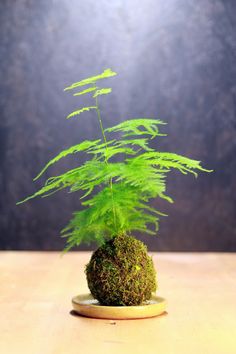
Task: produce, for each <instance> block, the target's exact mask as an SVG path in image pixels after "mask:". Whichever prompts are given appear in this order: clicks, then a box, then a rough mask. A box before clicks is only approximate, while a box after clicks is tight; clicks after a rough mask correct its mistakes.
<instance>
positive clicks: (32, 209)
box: [0, 0, 236, 251]
mask: <svg viewBox="0 0 236 354" xmlns="http://www.w3.org/2000/svg"><path fill="white" fill-rule="evenodd" d="M235 33H236V1H233V0H232V1H227V0H226V1H223V0H222V1H220V0H199V1H195V0H145V1H135V0H126V1H125V0H124V1H123V0H112V1H108V0H99V1H96V2H95V1H91V0H70V1H66V0H57V1H56V0H41V1H33V0H17V1H16V0H15V1H13V0H11V1H3V0H2V1H1V2H0V36H1V46H0V75H1V80H0V196H1V197H0V238H1V242H0V247H1V248H2V249H61V248H62V245H63V240H61V239H60V237H59V236H58V235H59V231H60V229H61V228H62V227H63V226H64V225H65V224H66V223H67V222H68V220H69V218H70V216H71V213H72V212H73V211H74V210H76V209H78V208H79V205H80V202H79V198H78V196H77V195H76V194H74V195H68V194H67V193H66V192H64V191H62V192H60V193H59V194H57V195H55V196H53V197H51V198H49V199H40V200H33V201H31V202H29V203H27V204H24V205H22V206H18V207H16V206H15V203H16V201H17V200H19V199H21V198H23V197H25V196H26V195H28V194H30V193H33V192H34V191H35V190H36V188H38V187H39V186H41V182H43V181H44V180H45V178H46V177H49V175H51V174H56V173H60V172H62V171H64V170H65V169H66V168H68V167H71V166H73V165H74V164H75V161H74V160H72V159H67V160H63V161H62V162H61V163H60V164H59V165H55V167H52V168H51V169H50V170H49V172H48V173H46V176H45V177H44V178H42V181H39V182H37V183H35V184H33V182H32V178H33V177H34V176H35V175H36V174H37V173H38V172H39V170H40V169H41V168H42V166H43V165H44V164H45V163H46V162H47V161H48V159H50V158H51V157H53V156H54V155H55V154H57V153H58V152H59V151H60V150H61V149H63V148H66V147H69V146H70V145H73V144H76V143H78V142H80V141H81V140H82V139H84V138H85V137H86V138H88V139H89V138H94V137H95V135H96V134H100V133H99V130H98V126H97V121H96V119H95V117H94V115H93V114H92V113H91V114H89V113H86V114H85V115H84V116H83V117H82V116H81V118H80V119H74V120H73V119H71V120H69V121H66V120H65V119H64V117H65V116H66V115H67V114H68V113H69V112H70V111H72V110H73V109H75V108H77V107H79V105H80V104H81V103H79V102H78V101H77V99H75V98H73V97H71V96H70V95H68V94H66V93H64V92H63V88H64V87H65V86H66V85H67V84H70V83H72V82H74V81H77V80H79V79H81V78H85V77H87V76H90V75H94V74H97V73H99V72H101V71H102V70H103V69H104V68H106V67H111V68H112V69H113V70H115V71H117V72H118V73H119V76H117V77H116V78H115V79H112V82H111V81H110V83H111V84H112V87H113V93H112V95H110V96H109V97H103V98H102V99H101V106H102V115H103V120H104V125H105V126H109V125H113V124H114V123H118V122H120V121H121V120H123V119H127V118H132V117H138V116H148V117H156V118H161V119H163V120H165V121H167V122H168V126H167V127H166V131H167V132H168V135H169V136H168V138H163V139H160V140H159V142H158V144H159V145H158V148H160V150H161V151H165V150H169V151H173V152H176V153H180V154H184V155H187V156H189V157H192V158H194V159H198V160H201V161H203V164H204V166H206V167H208V168H213V169H214V170H215V172H214V173H213V174H202V175H200V176H199V178H198V179H197V180H195V179H194V177H192V176H187V177H186V176H183V175H179V174H178V173H173V175H172V176H171V177H170V178H169V180H168V182H169V187H168V193H169V194H170V195H171V196H172V197H173V198H174V200H175V204H174V205H168V203H163V202H161V203H160V202H159V201H158V200H156V201H153V205H155V206H157V207H159V208H160V209H161V210H162V211H164V212H167V213H168V214H169V217H168V218H164V219H162V222H161V226H160V232H159V236H158V237H150V236H148V237H145V238H144V237H143V235H141V238H142V239H145V241H146V242H147V243H148V245H149V246H150V249H152V250H223V251H233V250H236V237H235V236H236V219H235V216H236V206H235V199H236V198H235V197H236V183H235V174H236V162H235V161H236V160H235V156H236V131H235V128H236V117H235V115H236V80H235V79H236V60H235V59H236V39H235Z"/></svg>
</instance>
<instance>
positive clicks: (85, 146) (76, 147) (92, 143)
mask: <svg viewBox="0 0 236 354" xmlns="http://www.w3.org/2000/svg"><path fill="white" fill-rule="evenodd" d="M100 141H101V140H100V139H98V140H93V141H92V140H84V141H83V142H82V143H80V144H77V145H74V146H71V147H70V148H68V149H66V150H63V151H61V152H60V153H59V154H58V155H57V156H55V157H54V158H53V159H51V160H50V161H49V162H48V163H47V164H46V166H45V167H44V168H43V169H42V170H41V172H39V174H38V175H37V176H36V177H35V178H34V179H33V180H34V181H36V180H37V179H38V178H39V177H40V176H42V174H43V173H44V172H45V171H46V170H47V169H48V167H49V166H51V165H53V164H54V163H56V162H57V161H59V160H60V159H62V158H63V157H66V156H68V155H71V154H74V153H77V152H80V151H87V150H89V149H91V148H92V147H94V146H96V145H98V144H99V142H100Z"/></svg>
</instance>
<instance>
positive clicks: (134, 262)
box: [86, 235, 156, 306]
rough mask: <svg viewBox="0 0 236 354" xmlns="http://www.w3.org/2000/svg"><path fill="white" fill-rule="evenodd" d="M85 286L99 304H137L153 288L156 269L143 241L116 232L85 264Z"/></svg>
mask: <svg viewBox="0 0 236 354" xmlns="http://www.w3.org/2000/svg"><path fill="white" fill-rule="evenodd" d="M86 275H87V281H88V287H89V289H90V291H91V294H92V295H93V297H94V298H95V299H97V300H98V301H99V302H100V303H101V304H102V305H110V306H119V305H120V306H121V305H140V304H141V303H142V302H144V301H146V300H149V299H150V298H151V295H152V292H154V291H156V272H155V269H154V265H153V261H152V258H151V257H150V256H149V255H148V253H147V247H146V246H145V245H144V243H143V242H141V241H139V240H137V239H136V238H134V237H132V236H126V235H120V236H116V237H114V238H113V239H111V240H109V241H107V242H106V243H104V244H103V245H102V246H101V247H99V248H98V249H97V250H96V251H95V252H94V253H93V255H92V257H91V260H90V262H89V263H88V264H87V266H86Z"/></svg>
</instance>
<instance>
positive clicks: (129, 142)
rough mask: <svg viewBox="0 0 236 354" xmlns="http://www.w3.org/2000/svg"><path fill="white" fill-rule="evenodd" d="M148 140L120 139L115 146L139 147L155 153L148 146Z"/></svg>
mask: <svg viewBox="0 0 236 354" xmlns="http://www.w3.org/2000/svg"><path fill="white" fill-rule="evenodd" d="M148 143H149V141H148V139H144V138H143V139H126V140H124V139H120V140H118V141H117V142H116V143H115V145H116V146H127V145H131V146H138V147H139V148H141V149H143V150H146V151H154V149H152V148H150V147H149V146H148Z"/></svg>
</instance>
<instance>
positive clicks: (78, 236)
mask: <svg viewBox="0 0 236 354" xmlns="http://www.w3.org/2000/svg"><path fill="white" fill-rule="evenodd" d="M113 187H114V189H113V203H114V204H113V203H112V201H111V190H110V188H108V187H107V188H104V189H103V190H102V191H101V192H99V193H98V194H97V195H95V196H94V197H93V198H92V199H90V200H88V201H86V202H83V203H82V204H83V205H84V206H86V207H87V208H86V209H84V210H83V211H80V212H76V213H75V214H74V217H73V219H72V220H71V221H70V223H69V224H68V226H67V227H66V228H65V229H64V230H63V231H62V234H63V235H64V236H63V237H67V238H68V241H67V247H68V248H69V249H70V248H71V247H73V246H74V245H79V244H80V242H84V241H86V242H91V241H93V240H96V241H98V242H100V243H102V242H104V241H105V240H106V239H107V238H109V237H113V236H114V235H117V234H119V233H124V232H125V233H130V232H131V231H132V230H137V231H142V232H147V233H150V234H154V231H152V230H151V229H150V226H151V225H153V226H154V229H155V230H157V229H158V217H157V215H153V213H155V214H159V212H158V211H157V210H155V209H153V208H150V207H148V206H146V205H145V204H143V203H140V201H139V200H140V195H139V193H137V190H136V189H135V188H132V187H127V186H126V185H124V184H122V183H118V184H115V185H114V186H113ZM114 205H115V211H116V212H115V220H114V218H113V207H114ZM145 211H147V212H145Z"/></svg>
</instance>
